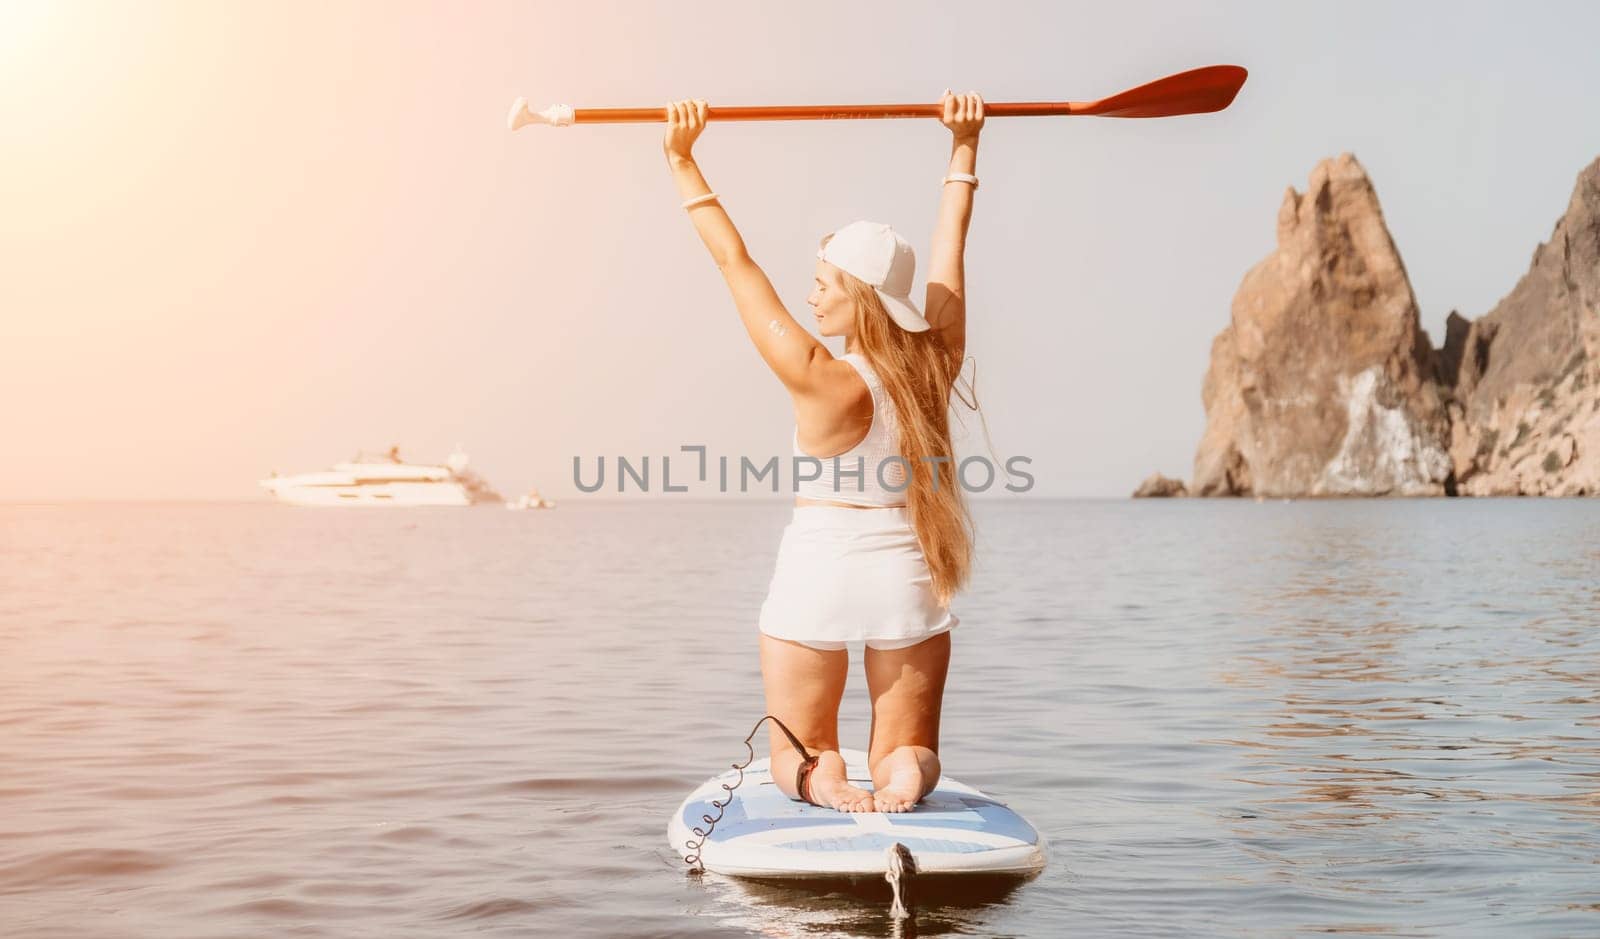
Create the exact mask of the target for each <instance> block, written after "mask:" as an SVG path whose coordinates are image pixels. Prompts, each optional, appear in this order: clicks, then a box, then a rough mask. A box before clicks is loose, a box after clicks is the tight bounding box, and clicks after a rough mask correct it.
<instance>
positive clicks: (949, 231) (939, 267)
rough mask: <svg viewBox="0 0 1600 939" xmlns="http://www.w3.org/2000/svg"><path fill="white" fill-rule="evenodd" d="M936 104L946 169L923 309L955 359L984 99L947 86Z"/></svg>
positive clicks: (961, 331) (963, 343) (962, 343)
mask: <svg viewBox="0 0 1600 939" xmlns="http://www.w3.org/2000/svg"><path fill="white" fill-rule="evenodd" d="M939 103H940V104H941V105H943V107H944V114H943V116H942V117H940V119H939V122H940V123H941V124H943V125H944V126H946V127H948V128H950V170H949V172H950V174H951V176H954V177H958V178H955V179H952V178H949V177H947V178H946V179H945V182H944V184H943V185H942V187H941V191H940V194H939V218H938V221H937V222H935V223H934V229H933V247H932V248H931V249H930V251H929V252H928V298H927V302H926V303H925V304H924V305H923V307H922V308H923V309H924V310H926V311H928V312H927V318H928V323H929V324H930V325H932V326H933V328H934V330H935V331H936V333H937V335H938V336H939V337H940V338H941V339H943V340H944V343H945V345H946V346H947V347H949V349H950V352H951V354H952V355H953V356H955V358H956V360H957V361H958V362H959V361H960V360H961V359H962V358H963V357H964V356H965V355H966V348H967V292H966V270H965V267H964V266H963V263H962V256H963V255H964V254H965V253H966V249H967V225H968V223H969V222H971V220H972V202H973V195H974V193H975V192H976V191H977V188H978V186H977V181H976V179H975V178H974V179H972V180H970V181H968V180H962V179H960V178H959V177H962V176H973V175H974V171H975V170H976V169H977V166H978V134H979V132H980V131H981V130H983V98H982V97H980V96H979V95H978V93H977V92H970V93H968V94H965V95H952V94H951V93H950V89H948V88H946V89H945V92H944V96H943V97H941V98H940V100H939Z"/></svg>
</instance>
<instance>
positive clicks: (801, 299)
mask: <svg viewBox="0 0 1600 939" xmlns="http://www.w3.org/2000/svg"><path fill="white" fill-rule="evenodd" d="M1596 36H1600V4H1595V3H1587V2H1582V3H1580V2H1573V3H1560V4H1558V3H1544V4H1511V3H1504V2H1502V3H1495V4H1464V3H1459V2H1451V3H1387V2H1386V3H1343V4H1339V5H1337V6H1330V5H1328V4H1307V3H1287V4H1286V3H1281V2H1264V3H1196V2H1183V3H1178V2H1172V3H1162V4H1152V3H1126V2H1125V3H1118V4H1107V3H1099V4H1092V5H1091V4H1080V3H1038V4H1022V5H1012V4H1003V3H986V4H983V5H982V6H981V7H980V6H979V5H976V4H974V3H971V2H966V3H960V4H957V3H938V4H935V3H922V2H919V3H909V2H905V3H866V4H863V3H809V4H776V3H770V4H754V3H748V2H717V3H691V4H687V5H684V4H670V5H669V4H646V3H636V4H623V5H609V6H608V5H606V4H601V3H587V2H586V3H571V2H569V3H561V4H489V3H473V4H468V5H462V6H456V5H446V4H443V3H439V4H395V3H383V4H377V3H373V4H354V3H321V2H318V3H280V2H275V3H254V4H246V3H234V2H226V3H223V2H219V3H201V2H189V3H181V4H179V3H175V4H160V3H154V2H140V3H114V4H106V5H100V4H91V3H85V2H44V3H33V2H28V0H24V2H20V3H19V2H18V0H7V2H6V3H5V4H4V5H3V6H0V115H3V119H0V161H3V172H0V447H3V455H4V459H3V460H0V500H4V501H11V500H50V499H87V498H191V497H192V498H220V499H229V498H245V499H254V498H261V497H262V495H261V494H260V491H259V490H258V489H257V488H256V486H255V481H256V480H257V479H259V478H260V477H262V476H264V475H266V474H267V473H268V472H269V471H271V470H273V469H277V470H280V471H283V472H297V471H305V470H312V469H319V468H322V467H325V466H327V465H328V464H330V463H332V462H335V461H337V460H342V459H345V458H347V457H349V456H351V455H352V454H353V452H354V451H355V450H356V449H357V448H358V447H361V448H386V447H388V446H389V445H390V444H393V443H398V444H400V445H401V447H402V449H403V452H404V453H405V454H406V455H407V456H410V457H414V458H417V459H422V460H442V459H443V458H444V457H445V455H446V454H447V453H448V452H449V450H450V448H451V447H452V446H453V445H454V444H455V443H457V442H458V441H459V442H460V443H462V444H463V445H464V446H465V448H466V449H467V450H468V452H470V453H471V455H472V457H473V461H474V465H475V466H477V467H478V468H479V469H480V470H481V471H482V472H483V473H484V474H485V475H486V476H487V477H488V479H489V480H490V481H491V482H492V483H494V484H495V485H496V486H498V487H499V488H500V489H501V490H502V491H505V492H507V493H508V494H510V493H515V492H518V491H521V490H523V489H525V488H526V487H528V486H529V485H538V486H539V487H540V489H541V490H543V491H544V492H545V493H546V494H548V495H551V496H553V497H555V498H557V499H560V498H563V497H566V498H569V499H570V498H594V497H589V496H579V495H578V494H577V491H576V489H575V488H574V487H573V485H572V459H573V457H574V456H581V457H583V458H584V460H585V463H586V465H587V466H589V467H592V466H593V463H594V460H595V458H596V457H598V456H599V455H601V454H606V455H608V456H610V457H615V456H616V455H619V454H620V455H626V456H628V457H629V458H630V459H633V460H637V459H638V458H639V457H642V456H644V455H647V454H653V455H655V457H654V459H652V463H653V464H656V465H657V466H659V458H660V455H661V454H665V453H673V452H676V451H677V449H678V447H679V446H681V445H684V444H705V445H706V446H708V447H709V449H710V453H711V454H712V455H713V456H716V455H728V456H730V457H731V458H733V459H734V460H737V458H738V455H740V454H744V455H749V456H751V457H752V458H753V459H758V461H760V460H765V458H766V457H768V456H770V455H772V454H778V455H782V456H785V457H787V454H788V448H789V441H790V434H791V431H792V427H793V415H792V412H791V409H790V405H789V401H788V397H787V394H786V393H785V392H784V390H783V388H782V386H781V385H780V384H779V383H778V382H777V380H776V379H775V378H774V377H773V376H772V375H771V374H770V372H768V371H767V369H766V367H765V366H764V364H763V363H762V361H761V359H760V357H759V356H758V355H757V353H756V352H755V350H754V348H753V347H752V346H751V344H750V341H749V339H748V338H747V337H746V335H745V333H744V331H743V328H742V326H741V325H740V323H739V321H738V318H737V316H736V314H735V312H734V308H733V305H732V302H731V300H730V299H729V297H728V294H727V292H726V289H725V287H724V286H723V283H722V279H721V277H720V276H719V275H718V273H717V270H716V268H715V266H714V265H713V264H712V262H711V260H710V258H709V256H708V255H707V254H706V252H705V249H704V248H703V247H702V245H701V244H700V240H699V238H698V237H697V236H696V235H695V233H694V230H693V228H692V226H691V225H690V223H689V221H688V218H687V213H685V212H684V211H683V210H681V209H680V208H679V207H678V202H679V197H678V195H677V192H676V190H675V188H674V186H673V182H672V179H671V177H670V175H669V174H668V172H667V169H666V166H665V163H664V161H663V159H662V156H661V147H660V139H661V132H662V129H663V128H662V125H655V124H652V125H604V126H577V127H568V128H547V127H530V128H526V129H524V130H522V131H519V132H517V133H515V134H513V133H509V132H507V131H506V130H505V127H504V123H503V121H504V118H505V113H506V110H507V108H508V106H509V105H510V102H511V100H512V99H513V98H514V97H516V96H517V95H525V96H526V97H527V98H528V99H529V101H530V102H532V103H533V106H534V108H535V109H536V110H537V109H541V108H543V107H545V106H546V105H549V104H552V103H557V102H559V103H565V104H570V105H573V106H574V107H620V106H647V107H654V106H657V105H660V104H664V103H665V102H666V101H667V100H668V99H671V98H679V97H702V98H706V99H707V100H708V101H709V102H711V104H713V105H719V104H723V105H756V104H824V103H877V102H902V101H933V100H935V99H936V98H937V97H938V95H939V92H940V91H941V90H942V89H943V88H945V87H946V86H949V87H952V88H954V89H956V90H957V91H966V90H977V91H979V92H980V93H982V94H983V95H984V97H985V98H986V99H987V100H991V101H1008V100H1010V101H1014V100H1083V99H1090V98H1097V97H1101V96H1103V95H1106V94H1109V93H1112V92H1115V91H1119V90H1121V89H1123V88H1126V87H1129V86H1132V85H1135V84H1140V83H1142V82H1144V81H1148V80H1151V79H1154V78H1158V77H1161V76H1163V75H1167V74H1170V73H1172V72H1176V71H1181V70H1183V69H1186V68H1191V67H1195V66H1200V65H1209V64H1217V63H1235V64H1239V65H1243V66H1245V67H1246V68H1248V69H1249V70H1250V80H1249V81H1248V82H1247V83H1246V85H1245V87H1244V90H1243V91H1242V92H1241V93H1240V95H1239V97H1238V99H1237V100H1236V101H1235V103H1234V105H1233V107H1232V108H1231V109H1230V110H1228V111H1226V112H1223V113H1221V114H1214V115H1204V116H1194V117H1184V118H1169V119H1163V120H1136V121H1130V120H1108V119H1100V118H994V119H991V120H990V122H989V124H988V126H987V127H986V128H985V131H984V135H983V142H982V145H981V147H980V149H979V154H978V166H977V173H978V175H979V176H980V177H981V179H982V189H981V190H980V191H979V192H978V194H977V197H976V208H975V211H974V216H973V221H972V227H971V232H970V236H969V241H968V251H967V286H968V293H969V317H970V319H969V346H968V351H969V354H971V355H973V356H975V357H976V360H977V365H978V371H977V375H978V394H979V401H980V403H981V404H982V405H983V407H984V413H985V415H986V416H987V421H988V427H989V430H990V434H991V439H992V442H993V446H994V452H995V454H996V455H997V456H999V457H1001V458H1002V459H1004V458H1007V457H1011V456H1015V455H1025V456H1027V457H1030V458H1031V459H1032V461H1033V463H1032V466H1031V467H1030V471H1031V472H1032V473H1033V475H1034V477H1035V480H1036V484H1035V485H1036V487H1035V489H1034V490H1033V494H1035V495H1041V496H1122V495H1126V494H1127V493H1128V492H1129V491H1131V490H1132V489H1133V487H1134V486H1135V485H1136V484H1137V483H1138V482H1139V480H1140V479H1142V478H1143V477H1144V476H1145V475H1147V474H1148V473H1150V472H1151V471H1154V470H1161V471H1163V472H1165V473H1167V474H1168V475H1177V476H1181V477H1183V478H1185V479H1187V478H1189V476H1190V468H1191V461H1192V459H1193V455H1194V448H1195V445H1196V444H1197V443H1198V441H1199V439H1200V434H1201V431H1202V429H1203V426H1204V411H1203V410H1202V408H1201V404H1200V384H1201V380H1202V378H1203V376H1204V374H1205V369H1206V364H1207V360H1208V355H1209V351H1210V344H1211V340H1212V338H1213V337H1214V336H1215V335H1216V333H1217V332H1218V331H1219V330H1220V329H1222V328H1223V326H1225V325H1226V324H1227V321H1228V309H1229V303H1230V300H1231V298H1232V295H1233V292H1234V290H1235V289H1236V288H1237V286H1238V284H1239V281H1240V278H1241V277H1242V276H1243V275H1244V273H1245V271H1246V270H1247V269H1248V268H1249V267H1250V266H1251V265H1253V264H1254V263H1256V262H1257V261H1258V260H1260V259H1261V258H1262V257H1263V256H1265V255H1266V254H1267V253H1268V252H1269V251H1270V250H1271V249H1272V247H1273V232H1274V224H1275V218H1276V213H1277V208H1278V204H1279V202H1280V200H1281V199H1282V197H1283V193H1284V189H1285V187H1287V186H1290V185H1293V186H1295V187H1296V188H1304V186H1305V180H1306V177H1307V175H1308V174H1309V172H1310V170H1311V168H1312V166H1313V165H1314V164H1315V163H1316V162H1317V161H1318V160H1319V159H1322V158H1324V157H1329V156H1332V155H1335V154H1337V153H1339V152H1341V151H1346V150H1348V151H1352V152H1354V153H1355V154H1356V156H1357V157H1358V158H1359V159H1360V160H1361V162H1362V163H1363V164H1364V165H1365V166H1366V168H1367V171H1368V172H1369V173H1370V174H1371V175H1372V178H1373V180H1374V182H1375V184H1376V186H1377V190H1378V194H1379V197H1380V198H1381V200H1382V203H1383V207H1384V213H1385V216H1386V218H1387V220H1388V223H1389V227H1390V230H1391V231H1392V233H1393V234H1394V237H1395V240H1396V242H1397V244H1398V245H1399V247H1400V251H1401V254H1402V256H1403V257H1404V259H1405V263H1406V267H1407V269H1408V271H1409V272H1410V275H1411V280H1412V284H1413V286H1414V288H1415V290H1416V293H1417V297H1418V300H1419V302H1420V304H1421V307H1422V319H1423V325H1424V326H1425V327H1426V328H1427V330H1428V331H1429V333H1430V334H1431V335H1432V337H1433V340H1434V343H1435V345H1437V344H1439V343H1440V342H1441V341H1442V338H1443V323H1444V319H1445V316H1446V314H1448V313H1449V311H1450V310H1452V309H1459V310H1460V311H1462V312H1463V313H1464V314H1466V315H1468V316H1478V315H1481V314H1482V313H1484V312H1486V311H1487V310H1488V309H1489V308H1490V307H1492V306H1493V305H1494V303H1495V302H1496V301H1497V300H1498V299H1499V298H1500V297H1501V296H1503V295H1504V294H1505V293H1506V292H1507V291H1509V290H1510V289H1511V287H1512V286H1513V284H1514V283H1515V282H1516V279H1517V278H1518V277H1519V276H1520V275H1521V274H1522V273H1523V272H1524V271H1525V270H1526V268H1527V265H1528V262H1529V259H1530V258H1531V256H1532V253H1533V251H1534V248H1535V246H1536V245H1538V243H1539V242H1540V241H1541V240H1543V239H1544V238H1547V237H1548V236H1549V234H1550V231H1551V227H1552V226H1553V225H1554V223H1555V221H1556V219H1557V217H1558V216H1559V215H1560V214H1561V212H1562V211H1563V209H1564V208H1565V206H1566V203H1567V200H1568V197H1569V195H1570V193H1571V189H1572V185H1573V181H1574V178H1575V176H1576V174H1577V173H1578V171H1579V170H1580V169H1581V168H1582V167H1583V166H1584V165H1585V164H1587V163H1588V162H1589V161H1590V160H1592V159H1594V158H1595V156H1597V155H1600V121H1597V120H1595V119H1594V114H1595V113H1596V111H1595V104H1594V89H1595V88H1596V87H1600V55H1597V54H1596V52H1595V45H1594V39H1595V37H1596ZM948 138H949V134H948V131H946V130H945V129H944V128H943V127H941V126H939V125H938V124H937V123H936V122H933V121H931V120H894V121H832V122H812V121H797V122H770V123H769V122H749V123H742V122H740V123H734V122H729V123H712V124H711V125H710V126H709V127H708V129H707V130H706V132H705V134H704V135H703V136H702V137H701V139H700V142H699V144H698V145H697V147H696V154H697V156H698V158H699V161H700V164H701V167H702V169H703V171H704V172H705V174H706V176H707V178H708V180H709V181H710V183H711V185H712V188H714V189H715V190H717V191H718V192H720V193H721V194H722V196H723V204H724V205H725V206H726V207H727V209H728V211H729V213H730V215H731V216H732V218H733V220H734V223H735V224H736V225H737V226H738V227H739V230H740V232H741V233H742V234H743V236H744V239H745V242H746V244H747V245H748V246H749V248H750V251H751V253H752V255H753V256H754V258H755V259H756V261H757V262H758V263H759V264H761V266H762V267H763V268H764V269H765V270H766V272H767V274H768V275H769V276H770V277H771V278H772V281H773V283H774V285H775V286H776V287H777V290H778V293H779V295H780V296H781V297H782V298H783V299H784V301H785V303H786V304H787V305H788V306H789V308H790V310H791V312H794V313H796V314H797V315H798V317H799V318H800V320H801V322H802V323H805V324H807V325H810V324H811V323H812V322H813V321H812V320H811V319H810V318H809V316H808V315H807V314H808V312H809V308H808V307H807V306H806V305H805V298H806V296H807V295H808V293H809V291H810V284H811V274H812V268H813V265H814V263H815V248H816V243H817V239H818V238H819V237H820V236H821V235H822V234H824V233H826V232H828V231H830V230H833V229H834V228H837V227H839V226H840V225H842V224H844V223H846V222H849V221H851V220H854V219H857V218H868V219H873V220H877V221H886V222H888V223H890V224H892V225H894V226H895V227H896V228H897V229H898V230H900V231H901V232H902V233H903V234H904V235H905V236H906V237H907V238H908V239H909V240H910V241H911V242H912V244H913V245H915V246H916V247H917V250H918V271H917V286H916V289H915V295H916V296H918V297H920V296H921V291H922V290H923V289H924V287H923V285H924V283H925V281H924V280H923V278H924V276H925V274H926V251H927V244H928V241H929V238H930V236H931V230H932V224H933V221H934V215H935V210H936V207H937V205H938V197H939V190H940V184H939V179H940V177H941V176H942V175H943V174H944V172H945V167H946V160H947V157H948V151H949V144H948ZM828 342H829V344H830V345H831V346H832V347H833V348H834V351H835V353H838V352H840V351H842V350H841V349H840V342H841V341H840V340H829V341H828ZM961 413H963V414H964V416H965V419H966V421H967V422H968V424H969V425H971V426H972V427H973V428H977V427H978V426H979V425H978V421H977V418H976V417H975V416H973V415H971V414H970V412H965V411H962V412H961ZM963 452H965V453H974V452H984V448H983V446H982V439H981V434H980V435H979V436H978V438H977V444H976V445H973V444H970V443H969V444H967V445H964V446H963ZM674 475H675V477H676V476H678V470H677V468H676V467H675V468H674ZM786 481H787V480H786ZM697 494H698V495H703V496H712V495H714V494H715V493H714V491H712V490H702V491H699V492H698V493H697ZM663 497H665V496H663V495H661V494H659V493H652V494H651V495H650V496H649V498H663Z"/></svg>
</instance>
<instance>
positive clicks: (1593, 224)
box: [1439, 159, 1600, 496]
mask: <svg viewBox="0 0 1600 939" xmlns="http://www.w3.org/2000/svg"><path fill="white" fill-rule="evenodd" d="M1446 328H1447V332H1446V336H1445V345H1444V348H1443V349H1441V350H1439V379H1440V383H1441V386H1442V387H1443V388H1444V389H1445V390H1446V391H1447V392H1448V393H1449V395H1450V397H1451V402H1450V404H1449V411H1450V416H1451V440H1450V458H1451V462H1452V468H1453V471H1454V475H1455V479H1456V480H1457V484H1458V486H1459V489H1460V492H1461V493H1462V494H1463V495H1474V496H1494V495H1556V496H1564V495H1597V494H1600V159H1597V160H1595V161H1594V162H1593V163H1590V164H1589V166H1588V167H1586V168H1585V169H1584V170H1583V172H1582V173H1579V174H1578V182H1577V185H1576V187H1575V188H1574V189H1573V192H1572V198H1571V200H1570V201H1569V202H1568V203H1567V211H1566V213H1565V214H1563V215H1562V216H1561V219H1560V220H1559V221H1557V222H1556V227H1555V231H1554V232H1552V233H1551V235H1550V240H1549V241H1547V242H1545V243H1544V244H1542V245H1540V246H1539V248H1538V250H1536V251H1535V252H1534V253H1533V263H1532V264H1531V265H1530V266H1529V268H1528V273H1526V274H1524V275H1523V277H1522V279H1521V280H1520V281H1518V282H1517V285H1516V287H1515V288H1513V289H1512V291H1511V292H1510V293H1509V294H1507V295H1506V296H1505V298H1504V299H1503V300H1501V301H1500V302H1499V303H1498V304H1497V305H1496V306H1495V308H1494V309H1493V310H1490V311H1489V312H1488V313H1486V314H1485V315H1483V316H1482V317H1480V318H1479V319H1477V320H1476V321H1472V322H1469V321H1467V320H1466V319H1465V318H1463V317H1461V316H1460V315H1459V314H1456V313H1452V314H1451V315H1450V320H1449V323H1448V326H1447V327H1446Z"/></svg>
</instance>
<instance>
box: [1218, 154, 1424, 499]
mask: <svg viewBox="0 0 1600 939" xmlns="http://www.w3.org/2000/svg"><path fill="white" fill-rule="evenodd" d="M1201 394H1202V397H1203V399H1204V403H1205V409H1206V431H1205V435H1204V437H1203V438H1202V440H1201V442H1200V447H1199V450H1198V452H1197V453H1196V455H1195V464H1194V484H1193V486H1191V487H1190V491H1191V492H1193V493H1194V494H1195V495H1200V496H1218V495H1259V496H1268V497H1279V496H1307V495H1314V496H1335V495H1443V494H1445V492H1446V489H1447V485H1448V484H1449V481H1450V476H1451V468H1452V464H1451V460H1450V456H1449V452H1448V448H1449V445H1450V439H1451V438H1450V426H1449V418H1448V414H1447V411H1446V400H1445V397H1444V395H1442V394H1441V389H1440V386H1439V384H1438V382H1437V381H1436V365H1435V356H1434V352H1433V349H1432V347H1431V345H1430V343H1429V341H1428V336H1427V334H1426V333H1425V332H1424V331H1423V330H1422V328H1421V326H1420V325H1419V319H1418V312H1417V300H1416V297H1415V296H1414V295H1413V294H1412V292H1411V284H1410V281H1409V280H1408V279H1407V278H1406V271H1405V265H1404V263H1402V261H1401V260H1400V254H1399V252H1398V251H1397V250H1396V249H1395V246H1394V241H1393V239H1391V238H1390V236H1389V230H1388V228H1387V227H1386V226H1385V225H1384V221H1383V211H1382V209H1381V208H1380V207H1379V205H1378V196H1377V193H1376V192H1375V191H1374V190H1373V187H1372V183H1371V181H1370V180H1369V179H1368V178H1367V174H1366V171H1365V170H1363V169H1362V168H1361V164H1360V163H1358V162H1356V159H1355V157H1354V156H1352V155H1350V154H1348V153H1346V154H1342V155H1341V156H1339V157H1338V158H1337V159H1332V160H1324V161H1323V162H1321V163H1319V164H1317V166H1316V168H1315V169H1314V170H1312V172H1311V179H1310V183H1309V185H1308V186H1307V188H1306V191H1305V192H1304V193H1299V192H1296V191H1295V190H1294V189H1293V188H1290V189H1289V190H1288V192H1286V193H1285V194H1284V197H1283V204H1282V205H1281V206H1280V207H1279V209H1278V233H1277V249H1276V250H1275V251H1273V253H1272V254H1271V255H1269V256H1268V257H1267V258H1266V259H1264V260H1263V261H1261V262H1260V263H1259V264H1257V265H1256V266H1255V267H1254V268H1252V269H1251V270H1250V272H1249V273H1247V274H1246V275H1245V277H1244V281H1243V282H1242V283H1241V284H1240V286H1239V290H1238V293H1236V294H1235V295H1234V299H1233V311H1232V318H1231V322H1230V324H1229V325H1228V327H1227V328H1226V329H1224V330H1223V331H1222V332H1221V334H1219V335H1218V336H1217V338H1216V339H1215V341H1213V342H1212V345H1211V366H1210V368H1209V370H1208V371H1207V372H1206V377H1205V383H1204V386H1203V388H1202V392H1201Z"/></svg>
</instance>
